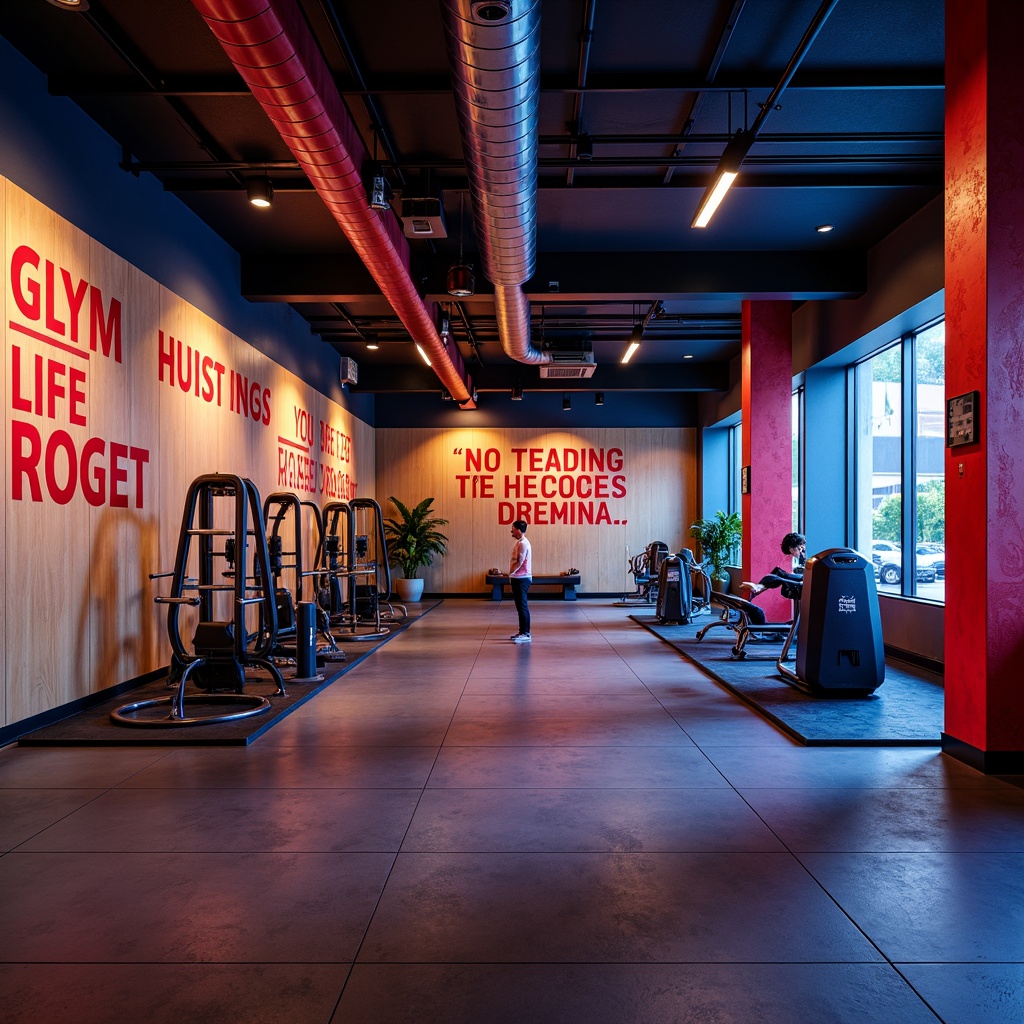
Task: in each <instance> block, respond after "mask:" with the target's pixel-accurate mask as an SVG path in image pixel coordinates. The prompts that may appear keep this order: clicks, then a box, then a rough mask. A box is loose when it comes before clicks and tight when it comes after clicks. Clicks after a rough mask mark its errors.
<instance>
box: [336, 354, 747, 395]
mask: <svg viewBox="0 0 1024 1024" xmlns="http://www.w3.org/2000/svg"><path fill="white" fill-rule="evenodd" d="M472 374H473V386H474V387H475V388H476V390H477V391H478V392H480V393H481V394H485V393H487V392H505V391H507V392H511V390H512V385H513V384H516V383H518V384H521V385H522V387H523V390H524V392H526V393H527V394H529V392H531V391H547V392H552V391H553V392H563V391H572V392H580V391H584V392H593V391H606V392H607V391H640V392H642V391H727V390H728V389H729V366H728V363H726V362H724V361H723V362H714V363H697V364H690V363H688V364H686V365H682V364H677V363H639V364H637V365H636V366H622V365H621V364H619V363H613V364H609V365H602V366H598V367H597V368H596V369H595V371H594V375H593V376H592V377H587V378H584V379H582V380H563V379H558V380H548V379H546V378H543V377H541V376H540V373H539V370H538V368H537V367H536V366H526V365H521V366H520V365H516V364H512V365H508V364H506V365H501V366H477V367H474V368H473V370H472ZM352 390H353V392H355V393H359V392H363V393H367V394H378V395H380V394H393V393H399V392H410V391H423V392H436V391H437V390H438V383H437V377H435V376H434V374H433V373H431V372H430V369H429V368H428V367H426V366H424V365H422V364H420V365H416V364H413V363H406V364H399V365H395V364H389V365H387V366H381V365H373V364H369V363H367V364H360V366H359V383H358V384H357V385H355V386H353V388H352Z"/></svg>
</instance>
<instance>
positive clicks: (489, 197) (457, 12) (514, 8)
mask: <svg viewBox="0 0 1024 1024" xmlns="http://www.w3.org/2000/svg"><path fill="white" fill-rule="evenodd" d="M506 8H507V9H508V14H507V16H505V11H506ZM441 15H442V19H443V21H444V30H445V39H446V42H447V45H448V61H449V64H450V66H451V72H452V84H453V87H454V91H455V106H456V110H457V113H458V118H459V130H460V132H461V133H462V148H463V149H464V150H465V156H466V165H467V168H468V171H469V190H470V196H471V198H472V201H473V214H474V219H475V224H476V234H477V240H478V243H479V246H480V259H481V263H482V267H481V269H482V271H483V273H484V276H485V277H486V278H487V279H488V280H489V281H490V282H491V283H492V284H493V285H494V307H495V311H496V313H497V317H498V332H499V335H500V337H501V345H502V348H503V349H504V350H505V352H506V353H507V354H508V355H509V356H510V357H511V358H512V359H515V360H517V361H518V362H520V363H547V362H550V361H551V355H550V353H548V352H542V351H541V350H540V349H538V348H535V347H534V346H533V344H532V343H531V342H530V303H529V302H528V300H527V298H526V295H525V294H524V293H523V290H522V285H523V284H525V283H526V282H527V281H528V280H529V279H530V278H531V277H532V276H533V271H534V262H535V259H536V251H537V239H536V233H537V136H538V128H537V108H538V102H539V88H540V58H539V50H540V0H501V2H494V0H491V2H488V0H484V2H481V0H441Z"/></svg>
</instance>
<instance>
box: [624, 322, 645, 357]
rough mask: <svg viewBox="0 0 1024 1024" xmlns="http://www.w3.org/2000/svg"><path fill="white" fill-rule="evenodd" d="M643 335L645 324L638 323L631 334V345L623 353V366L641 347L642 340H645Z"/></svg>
mask: <svg viewBox="0 0 1024 1024" xmlns="http://www.w3.org/2000/svg"><path fill="white" fill-rule="evenodd" d="M643 336H644V325H643V324H637V325H636V326H635V327H634V328H633V331H632V333H631V334H630V336H629V346H628V347H627V348H626V351H625V352H623V353H622V359H621V360H620V362H621V363H622V365H623V366H625V365H626V363H628V362H629V361H630V359H632V358H633V353H634V352H636V350H637V349H638V348H639V347H640V342H641V341H642V340H643Z"/></svg>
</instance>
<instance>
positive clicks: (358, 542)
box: [319, 498, 391, 643]
mask: <svg viewBox="0 0 1024 1024" xmlns="http://www.w3.org/2000/svg"><path fill="white" fill-rule="evenodd" d="M322 515H323V526H324V533H323V544H324V556H323V564H322V566H321V572H322V576H323V578H324V586H323V587H322V589H321V590H320V595H319V601H320V604H321V606H322V607H323V608H325V609H326V610H327V612H328V615H329V617H330V624H331V630H330V631H331V635H332V636H333V637H334V638H335V639H337V640H339V641H341V642H346V643H351V642H358V641H365V640H380V639H382V638H383V637H385V636H387V635H388V634H389V633H390V632H391V630H390V629H389V628H388V627H387V626H385V625H384V624H383V623H382V622H381V616H380V600H379V595H380V590H381V588H382V587H383V586H385V585H386V587H387V594H388V595H389V594H390V591H391V570H390V567H389V566H388V561H387V548H386V544H385V541H384V517H383V514H382V513H381V510H380V505H378V504H377V502H376V501H374V500H373V499H372V498H353V499H352V500H351V501H331V502H328V503H327V504H326V505H325V506H324V508H323V513H322ZM357 526H359V527H361V528H363V529H364V530H365V532H363V533H357V532H356V530H357ZM382 551H383V565H381V552H382ZM361 588H365V589H361ZM360 597H362V598H363V601H364V610H366V611H367V612H368V614H367V616H366V618H364V619H361V618H360V609H359V600H360ZM367 619H369V620H370V621H367Z"/></svg>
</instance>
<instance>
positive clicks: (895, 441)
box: [853, 321, 946, 601]
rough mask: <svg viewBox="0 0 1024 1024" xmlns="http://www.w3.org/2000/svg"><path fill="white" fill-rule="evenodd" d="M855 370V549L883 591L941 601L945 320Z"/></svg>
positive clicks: (943, 577) (943, 574) (943, 570)
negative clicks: (871, 567)
mask: <svg viewBox="0 0 1024 1024" xmlns="http://www.w3.org/2000/svg"><path fill="white" fill-rule="evenodd" d="M853 373H854V389H855V395H856V414H855V431H856V432H855V445H854V466H855V508H856V522H855V524H854V536H855V538H856V546H857V549H858V550H859V551H860V552H861V553H863V554H864V555H865V556H868V555H870V557H871V559H872V561H873V562H874V565H875V573H876V577H877V579H878V589H879V592H880V593H883V594H898V595H899V594H902V595H904V596H909V597H918V598H921V599H923V600H928V601H944V600H945V592H946V583H945V581H946V563H945V557H944V556H945V518H944V482H945V478H944V458H945V455H944V451H945V449H944V436H945V413H944V409H945V325H944V323H943V322H941V321H940V322H938V323H935V324H931V325H927V326H925V327H922V328H921V329H920V330H918V331H916V332H911V333H909V334H907V335H905V336H904V337H903V338H901V339H900V340H899V341H898V342H896V343H895V344H893V345H892V346H890V347H889V348H886V349H884V350H883V351H881V352H878V353H876V354H875V355H873V356H871V357H870V358H869V359H866V360H864V361H863V362H861V363H858V364H857V365H856V366H855V367H854V368H853Z"/></svg>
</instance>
